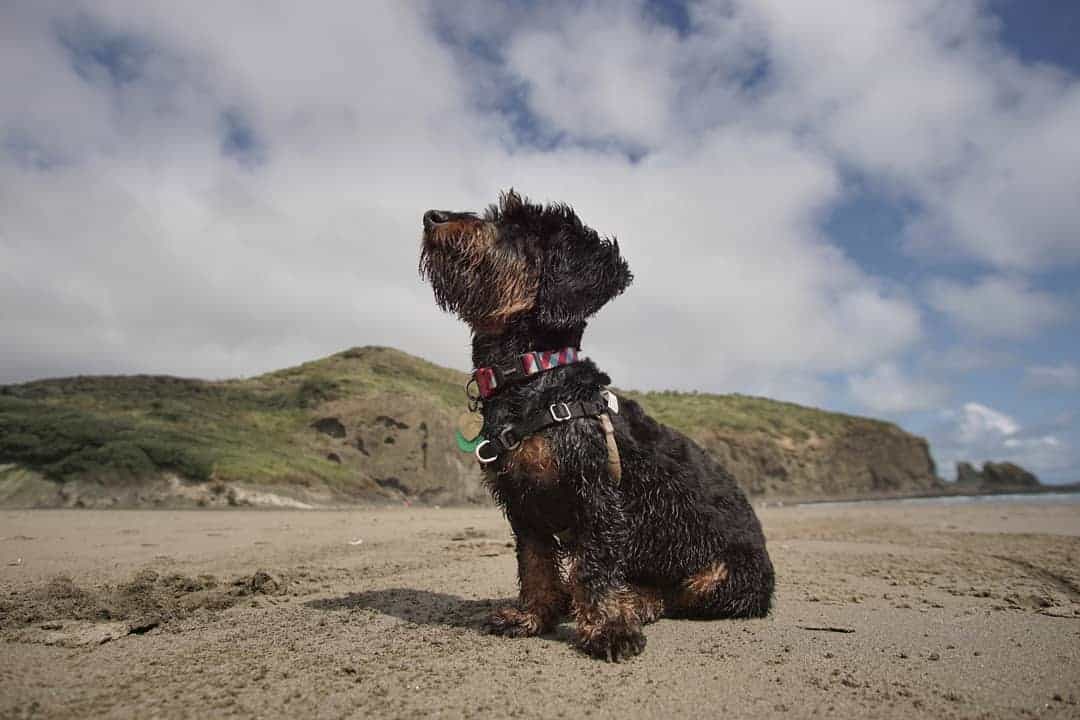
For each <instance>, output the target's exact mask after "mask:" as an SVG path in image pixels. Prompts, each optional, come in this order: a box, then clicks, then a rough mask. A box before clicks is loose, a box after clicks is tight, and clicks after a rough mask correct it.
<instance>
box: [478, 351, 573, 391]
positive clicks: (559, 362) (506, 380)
mask: <svg viewBox="0 0 1080 720" xmlns="http://www.w3.org/2000/svg"><path fill="white" fill-rule="evenodd" d="M584 359H585V356H584V355H582V354H581V350H579V349H578V348H572V347H567V348H562V349H561V350H533V351H532V352H527V353H525V354H524V355H518V356H517V359H516V360H515V361H514V362H512V363H508V364H506V365H493V366H492V367H482V368H476V369H475V370H473V373H472V380H473V381H475V382H476V388H477V390H478V391H479V392H480V397H481V398H483V399H485V400H486V399H488V398H489V397H491V396H492V395H494V394H495V393H497V392H498V391H499V390H501V389H502V388H503V387H504V386H506V385H509V384H511V383H513V382H516V381H518V380H522V379H524V378H526V377H528V376H529V375H537V374H539V373H542V372H544V371H546V370H551V369H552V368H556V367H561V366H563V365H570V364H572V363H576V362H578V361H580V360H584ZM469 384H470V385H471V384H472V381H470V383H469Z"/></svg>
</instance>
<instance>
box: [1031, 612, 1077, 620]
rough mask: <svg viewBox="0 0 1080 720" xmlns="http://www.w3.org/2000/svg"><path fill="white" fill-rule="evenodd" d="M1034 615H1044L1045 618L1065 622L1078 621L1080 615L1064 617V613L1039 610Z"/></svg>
mask: <svg viewBox="0 0 1080 720" xmlns="http://www.w3.org/2000/svg"><path fill="white" fill-rule="evenodd" d="M1035 614H1036V615H1045V616H1046V617H1056V618H1064V619H1065V620H1080V615H1066V614H1065V613H1056V612H1050V611H1049V610H1040V611H1039V612H1037V613H1035Z"/></svg>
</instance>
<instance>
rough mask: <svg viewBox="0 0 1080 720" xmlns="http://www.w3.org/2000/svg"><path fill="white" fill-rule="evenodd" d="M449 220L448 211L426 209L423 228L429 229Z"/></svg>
mask: <svg viewBox="0 0 1080 720" xmlns="http://www.w3.org/2000/svg"><path fill="white" fill-rule="evenodd" d="M449 220H450V213H447V212H443V211H442V210H428V211H427V212H426V213H424V228H426V229H429V230H430V229H431V228H433V227H435V226H436V225H440V224H442V223H444V222H448V221H449Z"/></svg>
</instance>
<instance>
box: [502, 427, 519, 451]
mask: <svg viewBox="0 0 1080 720" xmlns="http://www.w3.org/2000/svg"><path fill="white" fill-rule="evenodd" d="M513 429H514V426H513V425H507V426H506V427H504V428H503V429H502V430H500V431H499V442H501V443H502V444H503V447H504V448H506V449H507V450H513V449H514V448H516V447H517V446H518V445H520V444H521V440H515V441H514V444H513V445H511V444H510V443H509V442H508V441H507V439H506V433H508V432H511V431H513Z"/></svg>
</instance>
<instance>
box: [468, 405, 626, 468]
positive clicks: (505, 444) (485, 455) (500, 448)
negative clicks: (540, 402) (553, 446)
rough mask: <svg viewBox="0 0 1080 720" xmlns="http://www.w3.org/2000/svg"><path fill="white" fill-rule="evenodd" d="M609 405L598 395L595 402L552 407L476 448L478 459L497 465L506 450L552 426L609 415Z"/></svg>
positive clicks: (510, 427)
mask: <svg viewBox="0 0 1080 720" xmlns="http://www.w3.org/2000/svg"><path fill="white" fill-rule="evenodd" d="M607 409H608V404H607V401H606V400H605V399H604V396H603V395H601V394H600V393H599V392H598V393H596V396H595V397H594V398H593V399H592V400H572V401H570V402H557V403H554V404H552V405H549V406H548V408H547V410H541V411H539V412H536V413H533V414H532V415H530V416H529V417H527V418H525V419H524V420H522V421H521V422H520V423H517V424H516V425H506V426H504V427H503V428H502V429H501V430H500V431H499V432H498V434H497V435H495V437H492V438H488V439H486V440H484V441H483V442H481V443H480V444H479V445H477V446H476V459H477V460H479V461H480V462H482V463H484V464H487V463H492V462H495V461H496V460H497V459H498V458H499V456H500V455H502V454H503V453H504V452H506V451H507V450H513V449H514V448H516V447H517V446H518V445H519V444H520V443H521V441H522V440H524V439H525V438H527V437H529V436H530V435H535V434H536V433H537V432H538V431H540V430H543V429H544V428H546V427H548V426H549V425H556V424H558V423H563V422H568V421H570V420H576V419H578V418H585V417H597V416H599V415H602V414H604V413H606V412H607Z"/></svg>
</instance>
